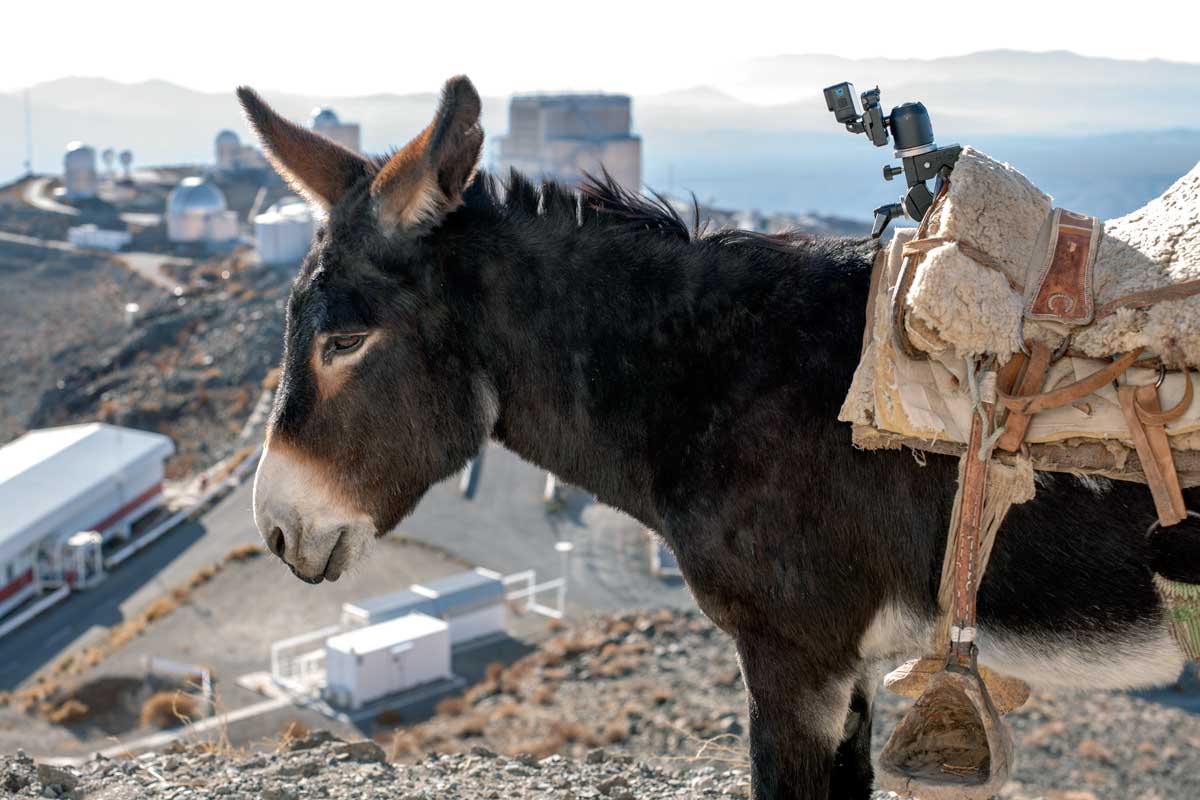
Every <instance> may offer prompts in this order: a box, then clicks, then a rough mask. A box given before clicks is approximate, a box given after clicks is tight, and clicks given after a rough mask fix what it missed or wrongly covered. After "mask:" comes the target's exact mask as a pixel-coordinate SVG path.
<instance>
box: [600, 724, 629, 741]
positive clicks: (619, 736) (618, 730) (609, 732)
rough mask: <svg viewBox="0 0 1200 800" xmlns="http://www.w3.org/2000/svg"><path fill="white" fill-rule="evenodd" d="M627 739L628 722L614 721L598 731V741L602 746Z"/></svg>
mask: <svg viewBox="0 0 1200 800" xmlns="http://www.w3.org/2000/svg"><path fill="white" fill-rule="evenodd" d="M628 738H629V720H627V719H625V718H623V717H622V718H620V719H614V720H613V721H612V722H610V723H608V724H607V725H605V726H604V730H602V731H600V741H601V742H603V743H604V744H618V743H620V742H623V741H625V740H626V739H628Z"/></svg>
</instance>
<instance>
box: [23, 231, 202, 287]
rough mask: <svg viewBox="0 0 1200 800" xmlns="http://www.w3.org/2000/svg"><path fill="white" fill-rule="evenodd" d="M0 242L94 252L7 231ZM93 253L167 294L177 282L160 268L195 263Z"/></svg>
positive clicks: (141, 255) (172, 258)
mask: <svg viewBox="0 0 1200 800" xmlns="http://www.w3.org/2000/svg"><path fill="white" fill-rule="evenodd" d="M0 241H5V242H12V243H13V244H23V245H27V246H29V247H43V248H46V249H48V250H60V251H62V252H65V253H90V252H94V251H91V250H87V249H85V248H81V247H76V246H75V245H73V244H71V243H70V242H64V241H60V240H58V239H39V238H37V237H36V236H25V235H24V234H20V233H9V232H7V231H0ZM95 252H100V253H101V254H102V255H106V256H113V257H114V258H116V259H117V260H118V261H120V262H121V263H122V264H124V265H125V267H126V268H127V269H129V270H131V271H132V272H136V273H137V274H138V275H139V276H141V277H142V278H143V279H144V280H146V281H148V282H150V283H152V284H154V285H155V286H157V287H159V288H160V289H165V290H166V291H168V292H171V291H174V289H175V287H176V286H178V285H179V282H178V281H176V280H175V279H174V278H171V277H170V276H168V275H167V274H166V273H164V272H163V271H162V268H163V267H164V266H166V265H168V264H174V265H183V266H190V265H192V264H194V263H195V262H194V261H193V260H192V259H190V258H181V257H180V256H171V255H165V254H163V253H142V252H126V253H110V252H108V251H106V250H105V251H95Z"/></svg>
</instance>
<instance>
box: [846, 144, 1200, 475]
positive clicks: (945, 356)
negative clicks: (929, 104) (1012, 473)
mask: <svg viewBox="0 0 1200 800" xmlns="http://www.w3.org/2000/svg"><path fill="white" fill-rule="evenodd" d="M948 184H949V185H948V188H947V189H946V190H945V191H944V193H943V194H942V195H941V196H939V198H938V199H937V201H936V202H935V205H934V207H933V208H931V209H930V212H929V214H927V215H926V218H925V220H923V222H922V224H921V227H920V228H919V229H898V230H897V231H896V232H895V234H894V236H893V239H892V242H891V244H890V246H889V247H888V249H887V250H886V251H885V255H884V257H883V259H882V261H881V263H880V264H879V266H878V267H877V269H876V275H875V280H874V283H873V288H872V297H871V302H870V307H869V310H868V314H869V318H868V321H867V326H866V331H865V333H864V341H863V352H862V359H861V362H860V364H859V367H858V370H857V372H856V373H855V376H854V381H853V383H852V385H851V388H850V391H849V393H848V395H847V397H846V401H845V404H844V405H843V407H842V411H841V415H840V418H841V419H842V420H843V421H847V422H851V423H853V425H854V431H855V437H854V438H855V442H856V444H858V445H859V446H861V447H868V448H880V447H899V446H901V445H905V446H909V447H914V448H915V449H921V450H929V451H935V452H947V453H955V452H961V451H962V448H963V446H964V445H965V443H966V442H967V440H968V437H969V434H970V427H971V409H972V405H973V403H972V400H971V397H970V394H969V392H968V385H969V383H970V380H971V377H970V376H968V375H967V369H968V367H967V361H968V359H972V358H975V357H980V356H987V355H993V356H995V357H996V359H997V363H998V364H1001V365H1002V364H1004V363H1006V362H1007V361H1008V360H1009V359H1010V358H1011V357H1012V356H1013V355H1014V354H1016V353H1017V352H1018V351H1019V350H1020V349H1022V345H1023V344H1024V346H1025V348H1028V347H1030V346H1032V344H1033V343H1036V342H1041V343H1042V344H1044V345H1046V346H1047V347H1049V348H1053V350H1054V351H1055V353H1056V354H1061V356H1062V357H1060V358H1057V359H1056V360H1054V361H1053V363H1052V364H1051V366H1050V368H1049V371H1048V373H1047V375H1046V379H1045V383H1044V390H1045V391H1050V390H1053V389H1055V388H1056V387H1060V386H1065V385H1067V384H1070V383H1073V382H1075V381H1077V380H1080V379H1082V378H1085V377H1087V376H1089V375H1091V374H1093V373H1095V372H1096V371H1097V370H1099V369H1101V368H1103V367H1106V366H1108V365H1109V364H1110V362H1111V360H1112V359H1113V357H1114V356H1119V355H1123V354H1126V353H1129V352H1131V351H1134V350H1137V349H1138V348H1143V349H1142V356H1141V358H1142V360H1141V361H1139V362H1138V364H1139V366H1135V367H1134V368H1131V369H1129V370H1127V371H1126V372H1125V375H1124V377H1123V378H1122V381H1123V382H1126V383H1131V384H1149V383H1155V382H1156V381H1157V382H1160V389H1159V398H1160V400H1161V402H1162V404H1163V407H1164V408H1167V407H1172V406H1174V405H1175V404H1176V403H1178V402H1179V401H1180V400H1181V399H1182V398H1183V397H1184V395H1185V387H1186V384H1185V381H1189V380H1190V381H1193V389H1194V395H1195V396H1197V397H1200V377H1198V376H1197V374H1196V372H1188V370H1187V368H1188V367H1200V293H1198V291H1200V283H1193V282H1200V164H1198V165H1197V166H1196V167H1195V168H1193V169H1192V170H1191V172H1189V173H1188V174H1187V175H1185V176H1184V177H1183V178H1181V179H1180V180H1179V181H1177V182H1176V183H1175V184H1174V185H1173V186H1172V187H1171V188H1170V189H1168V190H1167V191H1166V192H1165V193H1164V194H1163V195H1162V196H1161V197H1158V198H1156V199H1154V200H1152V201H1150V202H1149V203H1147V204H1146V206H1144V207H1143V208H1141V209H1139V210H1137V211H1134V212H1133V213H1131V214H1128V215H1126V216H1124V217H1121V218H1119V219H1114V220H1109V221H1108V222H1106V223H1105V224H1104V225H1103V229H1102V231H1101V230H1100V226H1099V225H1098V224H1097V225H1096V226H1095V229H1094V231H1093V232H1092V234H1091V239H1090V241H1088V240H1087V238H1086V236H1085V239H1084V245H1085V250H1086V251H1088V252H1089V264H1088V267H1089V269H1088V272H1087V284H1088V285H1087V286H1086V290H1087V296H1086V298H1085V299H1086V300H1087V309H1086V311H1087V313H1086V315H1083V318H1082V319H1078V320H1075V321H1067V322H1066V323H1064V322H1063V321H1062V320H1059V319H1055V318H1054V315H1053V314H1050V315H1037V314H1034V313H1031V300H1030V297H1029V295H1030V294H1031V293H1036V292H1037V291H1038V289H1039V286H1040V285H1041V282H1042V280H1043V278H1044V277H1045V271H1046V265H1047V250H1046V247H1047V230H1048V229H1050V228H1051V227H1052V224H1053V223H1054V221H1055V220H1056V219H1058V217H1059V216H1060V215H1058V214H1056V213H1055V211H1054V208H1053V201H1052V199H1051V198H1050V197H1049V196H1047V195H1046V194H1045V193H1044V192H1042V191H1040V190H1039V189H1038V188H1037V187H1036V186H1034V185H1033V184H1032V183H1031V182H1030V181H1029V180H1028V179H1027V178H1026V177H1025V176H1024V175H1022V174H1021V173H1020V172H1018V171H1017V170H1015V169H1013V168H1012V167H1011V166H1009V165H1007V164H1001V163H999V162H997V161H994V160H993V159H991V158H989V157H988V156H987V155H985V154H983V153H981V152H979V151H978V150H975V149H973V148H970V147H967V148H964V150H963V153H962V155H961V156H960V158H959V160H958V163H957V164H956V165H955V167H954V171H953V173H952V174H951V176H950V179H949V181H948ZM1061 216H1062V217H1063V219H1071V220H1072V221H1075V220H1079V219H1086V218H1079V217H1067V216H1066V214H1065V213H1064V214H1062V215H1061ZM1089 222H1090V221H1089ZM1083 229H1084V230H1086V225H1085V226H1084V228H1083ZM906 245H907V248H906ZM1088 245H1090V247H1089V246H1088ZM914 253H918V254H919V255H917V256H915V257H914ZM897 284H903V285H905V287H906V289H907V291H903V292H897ZM1027 287H1028V288H1027ZM900 295H903V296H900ZM901 304H902V305H901ZM897 306H899V307H900V308H899V310H900V311H901V312H902V313H900V314H897V313H896V312H897ZM897 320H900V321H901V322H900V326H899V327H900V328H901V329H902V335H897ZM1163 368H1165V370H1166V371H1165V374H1164V372H1162V371H1161V370H1162V369H1163ZM1166 432H1167V434H1168V435H1169V437H1170V443H1171V446H1172V449H1174V450H1176V451H1200V401H1195V402H1192V404H1191V406H1190V407H1189V408H1188V409H1187V410H1186V412H1184V413H1183V414H1182V416H1179V417H1178V418H1176V419H1175V420H1173V421H1172V422H1171V423H1169V424H1168V425H1167V426H1166ZM1025 441H1026V442H1028V443H1029V444H1030V445H1031V447H1032V450H1033V456H1034V464H1035V467H1036V468H1039V469H1066V470H1069V471H1073V472H1095V473H1101V474H1107V475H1110V476H1112V477H1118V478H1126V479H1130V480H1139V479H1140V477H1141V476H1139V475H1138V474H1136V469H1135V470H1134V473H1135V474H1128V471H1127V470H1126V464H1125V462H1126V459H1127V457H1128V455H1129V454H1130V453H1131V452H1132V451H1133V449H1132V443H1131V441H1130V432H1129V427H1128V424H1127V422H1126V420H1125V417H1124V415H1123V414H1122V411H1121V407H1120V401H1119V399H1118V396H1117V391H1116V389H1115V388H1114V387H1113V386H1112V384H1105V385H1104V386H1103V387H1101V388H1100V389H1098V390H1096V391H1095V392H1093V393H1092V394H1090V395H1088V396H1087V397H1085V398H1083V399H1082V400H1080V401H1078V402H1074V403H1072V404H1070V405H1066V406H1063V407H1060V408H1054V409H1050V410H1046V411H1041V412H1039V413H1037V414H1036V415H1035V416H1034V417H1033V418H1032V420H1031V422H1030V423H1029V428H1028V431H1027V433H1026V436H1025ZM1189 455H1190V454H1189ZM1194 455H1195V456H1196V457H1197V458H1198V459H1200V452H1197V453H1195V454H1194ZM1177 460H1178V457H1177ZM1134 462H1135V464H1136V459H1134ZM1178 466H1179V468H1180V478H1181V479H1182V480H1183V481H1184V482H1185V484H1186V485H1194V484H1197V483H1200V471H1198V472H1197V473H1196V474H1195V475H1187V474H1185V473H1188V471H1189V470H1190V469H1192V468H1193V466H1194V468H1195V469H1196V470H1200V460H1197V462H1196V463H1195V465H1192V464H1191V463H1190V461H1189V460H1188V459H1183V460H1182V461H1181V462H1180V463H1179V464H1178Z"/></svg>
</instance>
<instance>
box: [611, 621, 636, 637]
mask: <svg viewBox="0 0 1200 800" xmlns="http://www.w3.org/2000/svg"><path fill="white" fill-rule="evenodd" d="M632 630H633V626H632V625H630V624H629V623H628V622H625V621H624V620H613V621H612V622H611V623H610V624H609V626H608V631H607V632H608V635H609V636H611V637H612V638H614V639H624V638H625V637H626V636H628V635H629V634H630V632H631V631H632Z"/></svg>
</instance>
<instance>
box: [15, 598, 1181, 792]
mask: <svg viewBox="0 0 1200 800" xmlns="http://www.w3.org/2000/svg"><path fill="white" fill-rule="evenodd" d="M1178 691H1179V692H1180V693H1181V696H1190V695H1195V694H1200V692H1197V690H1196V688H1195V687H1194V686H1193V687H1191V688H1188V687H1186V686H1183V687H1180V689H1179V690H1178ZM903 712H904V703H903V702H902V701H900V700H899V699H897V698H894V697H892V696H890V695H886V694H881V695H880V696H879V698H878V704H877V717H876V751H877V752H878V749H879V748H880V747H881V746H882V744H883V742H884V740H885V739H886V736H887V733H888V732H889V731H890V730H891V728H892V727H893V726H894V724H895V723H896V721H897V720H898V719H899V717H900V716H901V715H902V714H903ZM1008 719H1009V722H1010V724H1011V726H1012V732H1013V738H1014V741H1015V744H1016V750H1017V768H1016V771H1015V773H1014V775H1013V780H1012V781H1011V782H1010V783H1009V785H1008V786H1007V787H1005V790H1004V792H1003V793H1002V797H1003V798H1006V799H1007V800H1041V799H1044V800H1174V798H1191V797H1200V716H1196V715H1193V714H1189V713H1187V712H1186V711H1182V710H1180V709H1178V708H1173V707H1170V706H1168V705H1164V704H1160V703H1155V702H1149V701H1147V700H1144V699H1140V698H1136V697H1131V696H1129V695H1126V694H1112V693H1090V694H1082V695H1074V696H1068V695H1065V694H1057V693H1055V694H1050V693H1035V695H1034V697H1033V698H1032V699H1031V700H1030V702H1029V703H1028V704H1027V705H1026V706H1025V707H1024V708H1022V709H1020V710H1018V711H1017V712H1015V713H1013V714H1012V715H1011V716H1010V717H1009V718H1008ZM746 724H747V720H746V711H745V700H744V697H743V693H742V687H741V683H740V679H739V678H738V677H737V671H736V664H735V662H734V658H733V653H732V648H730V647H729V645H728V642H727V641H726V639H725V637H724V636H723V635H722V634H721V633H719V632H717V631H715V630H714V629H713V628H712V626H711V625H710V624H709V623H708V622H707V621H706V620H704V619H703V617H701V616H700V615H698V614H696V613H674V612H637V613H628V614H621V615H616V616H609V617H604V618H600V619H598V620H593V621H592V622H589V623H586V624H580V625H577V626H572V627H570V628H566V629H555V630H552V631H551V632H550V635H549V638H547V639H545V641H544V642H543V644H542V646H541V647H540V648H539V649H537V650H536V651H534V652H532V653H530V654H529V655H527V656H525V657H524V658H521V659H519V660H517V661H516V662H514V663H512V664H511V665H509V666H507V667H504V666H501V665H499V664H496V665H494V666H493V667H491V668H489V670H488V674H487V675H486V677H485V678H484V680H483V681H481V682H480V683H478V684H476V685H475V686H473V687H471V688H470V689H468V690H467V691H466V692H464V693H463V694H462V695H458V696H452V697H449V698H446V699H445V700H443V701H442V702H441V703H440V704H439V706H438V708H437V710H436V713H435V714H434V715H433V716H432V717H431V718H427V719H423V720H422V719H420V718H414V719H412V720H408V719H405V718H404V717H403V716H402V715H396V714H390V713H388V714H383V715H380V717H378V718H376V719H375V720H374V721H373V722H372V723H371V724H369V725H366V726H364V727H363V728H362V732H363V734H365V735H369V736H370V739H369V740H367V741H364V742H362V743H360V744H355V745H344V744H340V743H338V742H333V741H326V740H325V738H324V737H326V736H328V734H322V733H320V732H317V733H314V734H308V733H304V735H303V736H302V737H301V738H300V739H298V740H294V739H293V738H291V737H288V736H285V737H284V738H283V739H282V740H280V741H262V742H259V743H258V745H256V746H255V747H249V748H247V747H231V746H229V745H228V740H227V739H226V738H225V737H224V736H223V735H222V734H215V735H211V736H210V737H209V738H205V739H204V740H203V741H201V740H200V739H199V738H198V737H196V736H189V735H187V734H186V733H185V735H184V737H183V741H184V742H188V743H189V746H188V747H180V746H174V747H173V748H172V749H170V750H169V751H168V752H162V753H152V754H147V755H140V756H137V757H132V758H130V759H128V760H118V761H103V760H99V761H98V760H95V759H92V760H89V761H86V762H84V763H83V764H82V765H81V766H79V767H78V768H77V769H74V770H73V771H72V772H71V775H70V777H67V776H64V775H62V774H60V773H53V774H52V773H51V770H50V769H49V768H48V767H43V768H42V775H41V777H38V768H37V766H36V765H34V764H33V763H32V762H31V761H29V760H23V759H20V758H13V757H8V758H7V759H0V788H7V789H8V791H10V792H12V793H14V794H15V795H16V796H33V797H36V796H46V797H50V796H59V795H57V794H54V792H55V791H56V790H55V789H53V788H47V787H53V786H54V785H56V784H57V785H58V786H59V787H61V788H63V789H65V788H66V787H67V786H68V785H71V784H72V781H77V782H76V783H74V784H73V786H74V788H73V789H72V790H71V791H70V793H69V794H68V795H67V796H70V797H88V798H114V799H115V798H127V797H128V798H132V797H164V798H201V797H217V796H225V797H237V796H242V797H263V798H293V800H299V799H300V798H309V797H313V798H316V797H324V798H342V797H356V798H357V797H378V798H404V800H423V799H424V798H438V799H439V800H441V798H460V797H461V798H471V799H472V800H474V799H475V798H517V797H539V798H575V797H580V798H602V797H635V798H643V797H644V798H660V797H731V798H732V797H746V796H747V778H746V774H747V773H746V770H747V761H746V750H745V747H746V741H745V731H746ZM255 749H258V750H260V751H261V752H253V751H254V750H255ZM432 754H436V755H432ZM494 754H499V755H494ZM47 792H49V794H47ZM887 797H888V795H886V794H884V793H880V794H879V795H878V796H877V800H886V798H887Z"/></svg>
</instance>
